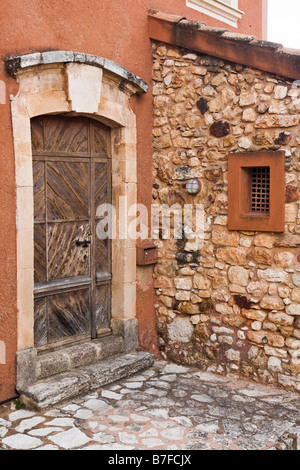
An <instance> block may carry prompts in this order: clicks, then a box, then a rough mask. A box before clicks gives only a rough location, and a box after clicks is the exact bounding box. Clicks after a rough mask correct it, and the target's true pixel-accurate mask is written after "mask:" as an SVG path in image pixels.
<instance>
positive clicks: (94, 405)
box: [83, 398, 113, 412]
mask: <svg viewBox="0 0 300 470" xmlns="http://www.w3.org/2000/svg"><path fill="white" fill-rule="evenodd" d="M83 406H85V407H86V408H89V409H90V410H93V411H102V412H104V411H108V410H112V409H113V407H112V406H111V405H108V403H106V401H103V400H98V399H96V398H92V399H91V400H88V401H86V402H85V403H83Z"/></svg>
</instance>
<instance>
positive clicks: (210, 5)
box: [186, 0, 244, 28]
mask: <svg viewBox="0 0 300 470" xmlns="http://www.w3.org/2000/svg"><path fill="white" fill-rule="evenodd" d="M186 6H187V7H189V8H193V9H194V10H197V11H199V12H201V13H204V14H205V15H208V16H211V17H213V18H215V19H217V20H219V21H222V22H224V23H227V24H229V25H230V26H233V27H234V28H237V23H238V20H240V19H241V18H242V16H243V14H244V12H243V11H241V10H239V9H238V0H230V4H228V3H225V2H223V1H222V0H186Z"/></svg>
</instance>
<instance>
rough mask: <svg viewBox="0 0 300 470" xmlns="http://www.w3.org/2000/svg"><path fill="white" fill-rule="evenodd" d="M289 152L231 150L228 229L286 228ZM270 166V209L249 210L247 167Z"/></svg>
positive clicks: (269, 229) (274, 229)
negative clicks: (286, 178)
mask: <svg viewBox="0 0 300 470" xmlns="http://www.w3.org/2000/svg"><path fill="white" fill-rule="evenodd" d="M284 164H285V154H284V152H283V151H266V150H262V151H259V152H249V153H248V152H242V153H230V154H229V156H228V229H229V230H245V231H250V232H251V231H253V232H284V229H285V177H284ZM264 166H266V167H269V168H270V173H271V174H270V196H269V197H270V213H269V214H268V215H267V216H262V214H259V215H257V214H250V213H249V207H250V205H249V201H250V200H251V183H250V181H248V178H247V177H246V176H245V174H244V171H242V170H246V169H251V168H255V167H264Z"/></svg>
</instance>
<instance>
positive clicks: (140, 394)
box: [0, 362, 300, 450]
mask: <svg viewBox="0 0 300 470" xmlns="http://www.w3.org/2000/svg"><path fill="white" fill-rule="evenodd" d="M290 431H291V432H293V433H299V435H300V400H299V395H297V394H293V393H289V392H286V391H284V390H281V389H274V388H272V387H263V386H260V385H256V384H254V383H253V382H248V381H242V380H237V379H236V378H233V377H220V376H216V375H213V374H210V373H204V372H199V371H197V370H196V369H193V368H187V367H183V366H178V365H175V364H170V363H166V362H156V363H155V364H154V366H153V367H152V368H151V369H148V370H146V371H144V372H142V373H140V374H138V375H135V376H132V377H130V378H129V379H126V380H122V381H119V382H117V383H115V384H113V385H111V386H107V387H105V388H102V389H100V390H99V391H97V392H96V393H93V394H90V395H88V396H85V397H81V398H78V399H75V400H72V402H69V403H64V404H62V405H61V406H59V407H56V408H53V409H49V410H47V411H45V412H33V411H29V410H26V409H25V410H19V411H16V410H15V407H14V405H13V404H10V405H2V406H1V407H0V449H6V450H10V449H17V450H23V449H26V450H27V449H36V450H48V449H49V450H58V449H74V450H75V449H83V450H135V449H137V450H218V449H220V450H268V449H275V448H276V446H277V445H278V442H280V439H281V437H282V436H283V435H284V434H285V433H287V432H290Z"/></svg>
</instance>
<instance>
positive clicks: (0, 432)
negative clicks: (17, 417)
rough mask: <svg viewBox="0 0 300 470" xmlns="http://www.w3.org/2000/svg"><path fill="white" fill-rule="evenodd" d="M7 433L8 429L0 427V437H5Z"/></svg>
mask: <svg viewBox="0 0 300 470" xmlns="http://www.w3.org/2000/svg"><path fill="white" fill-rule="evenodd" d="M7 433H8V429H7V428H5V427H4V426H0V437H5V436H6V434H7Z"/></svg>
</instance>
